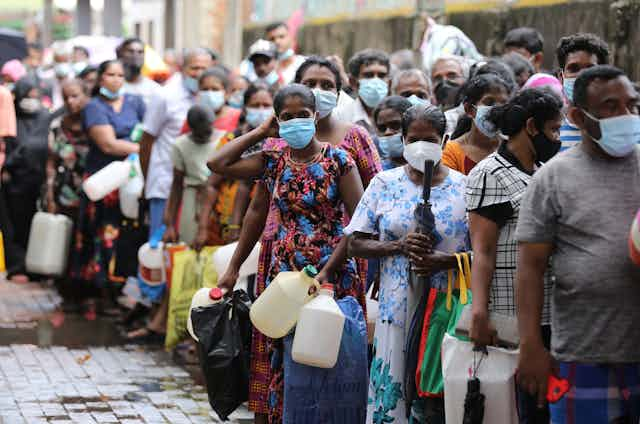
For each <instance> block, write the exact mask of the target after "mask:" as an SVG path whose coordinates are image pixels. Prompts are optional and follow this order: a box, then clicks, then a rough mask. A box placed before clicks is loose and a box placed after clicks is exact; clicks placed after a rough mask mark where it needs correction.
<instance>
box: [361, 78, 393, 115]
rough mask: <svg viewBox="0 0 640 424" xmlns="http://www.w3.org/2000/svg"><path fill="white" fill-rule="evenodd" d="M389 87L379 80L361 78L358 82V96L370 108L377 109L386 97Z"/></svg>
mask: <svg viewBox="0 0 640 424" xmlns="http://www.w3.org/2000/svg"><path fill="white" fill-rule="evenodd" d="M388 93H389V86H388V85H387V83H386V82H384V81H383V80H382V79H380V78H363V79H361V80H360V88H359V89H358V96H360V99H362V101H363V102H364V104H365V105H367V106H368V107H370V108H374V107H377V106H378V105H379V104H380V102H381V101H382V99H384V98H385V97H387V94H388Z"/></svg>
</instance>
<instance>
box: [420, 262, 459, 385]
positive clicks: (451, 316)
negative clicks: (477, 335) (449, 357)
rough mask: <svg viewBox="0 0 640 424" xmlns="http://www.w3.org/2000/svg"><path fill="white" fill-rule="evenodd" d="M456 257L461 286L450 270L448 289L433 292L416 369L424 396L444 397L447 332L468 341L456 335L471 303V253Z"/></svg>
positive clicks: (426, 314)
mask: <svg viewBox="0 0 640 424" xmlns="http://www.w3.org/2000/svg"><path fill="white" fill-rule="evenodd" d="M456 257H457V259H458V271H457V274H458V283H459V287H460V289H459V290H458V289H456V290H454V289H453V270H449V279H448V280H449V281H448V285H447V292H446V293H444V292H441V291H439V290H437V289H433V288H432V289H431V290H430V292H429V297H428V300H427V308H426V310H425V318H424V323H423V327H422V337H421V339H420V351H419V352H420V356H419V357H418V367H417V369H416V386H417V390H418V396H420V397H440V396H442V394H443V392H444V377H443V375H442V362H441V357H440V351H441V347H442V340H443V339H444V335H445V334H449V335H450V336H453V337H457V338H459V339H460V340H467V339H466V338H463V337H458V336H456V334H455V331H456V324H457V323H458V320H459V319H460V315H461V314H462V309H463V308H464V306H465V305H466V304H468V303H470V302H471V291H470V290H468V288H467V287H468V285H467V282H470V281H471V279H470V277H471V272H470V268H471V267H470V265H469V258H468V254H467V253H461V254H456Z"/></svg>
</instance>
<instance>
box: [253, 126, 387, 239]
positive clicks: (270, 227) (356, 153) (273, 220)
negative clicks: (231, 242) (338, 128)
mask: <svg viewBox="0 0 640 424" xmlns="http://www.w3.org/2000/svg"><path fill="white" fill-rule="evenodd" d="M285 147H287V142H286V141H284V139H282V138H269V139H267V140H266V141H265V142H264V146H263V147H262V149H263V150H264V151H269V150H281V149H283V148H285ZM336 147H340V148H341V149H343V150H345V151H346V152H347V153H348V154H349V156H351V159H353V161H354V162H355V163H356V166H357V167H358V173H359V174H360V179H362V185H363V186H364V187H365V188H366V187H367V186H368V185H369V181H371V179H372V178H373V177H374V176H375V175H376V174H377V173H378V172H380V171H382V164H381V162H380V155H378V149H376V146H375V144H374V143H373V140H372V139H371V136H370V135H369V133H368V132H367V130H365V129H364V128H362V127H361V126H359V125H354V126H352V127H351V128H350V129H349V131H347V134H345V136H344V139H343V140H342V142H341V143H340V144H338V145H337V146H336ZM277 224H278V209H277V208H276V207H275V205H274V204H273V202H271V203H270V204H269V215H268V216H267V222H266V224H265V227H264V232H263V234H262V239H263V240H273V237H274V236H275V232H276V229H277V228H278V225H277Z"/></svg>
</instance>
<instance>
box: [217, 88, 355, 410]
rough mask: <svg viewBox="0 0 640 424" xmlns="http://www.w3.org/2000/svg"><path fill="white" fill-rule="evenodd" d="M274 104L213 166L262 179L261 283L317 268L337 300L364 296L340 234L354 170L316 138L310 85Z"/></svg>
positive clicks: (275, 381)
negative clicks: (264, 247)
mask: <svg viewBox="0 0 640 424" xmlns="http://www.w3.org/2000/svg"><path fill="white" fill-rule="evenodd" d="M274 109H275V117H273V118H271V119H269V120H268V121H266V122H264V123H263V124H261V125H260V126H259V127H258V128H257V129H255V130H253V131H251V132H249V133H248V134H246V135H244V136H241V137H239V138H238V139H237V140H236V141H235V142H234V143H229V144H227V145H226V146H224V147H223V148H221V149H220V150H219V151H218V152H217V153H216V155H215V156H214V158H213V160H212V161H211V162H210V167H211V168H212V170H213V171H214V172H217V173H219V174H221V175H225V176H229V177H233V178H255V177H259V176H261V177H262V182H261V184H260V185H259V187H260V190H266V191H267V192H268V193H269V194H270V196H271V197H272V202H271V203H272V205H274V206H273V207H274V208H275V209H276V211H277V213H278V215H279V218H278V224H277V227H276V228H275V232H274V240H273V244H272V249H271V260H270V264H271V265H270V268H269V271H268V273H267V281H266V285H268V284H269V282H270V281H272V280H273V278H274V277H275V276H276V275H277V274H278V273H279V272H282V271H299V270H302V268H304V267H305V266H306V265H314V266H316V267H317V268H318V269H319V270H320V273H319V274H318V276H317V279H318V280H319V281H321V282H324V281H330V282H333V283H335V285H336V296H337V297H338V298H340V297H344V296H353V297H355V298H356V299H363V296H364V283H363V281H362V280H361V279H360V278H359V276H358V270H357V265H356V263H355V261H354V260H346V239H344V238H343V237H342V233H343V228H344V227H343V219H344V214H345V212H346V213H347V214H352V213H353V211H354V210H355V206H356V204H357V202H358V201H359V199H360V196H361V195H362V182H361V180H360V177H359V175H358V171H357V168H356V167H355V165H354V163H353V160H352V159H351V158H350V156H349V155H348V154H347V153H346V152H345V151H344V150H342V149H339V148H335V147H333V146H331V145H330V144H327V143H321V142H319V141H318V140H317V139H316V137H315V132H316V122H315V121H316V116H317V114H316V104H315V98H314V95H313V93H312V92H311V90H310V89H309V88H307V87H305V86H302V85H300V84H292V85H289V86H287V87H285V88H283V89H282V90H280V92H278V94H277V95H276V98H275V100H274ZM276 117H277V120H276ZM276 131H277V132H278V133H279V135H280V136H281V137H282V138H283V139H284V140H285V142H286V143H287V146H286V147H284V148H282V149H278V150H270V151H269V150H264V151H262V152H258V153H254V154H253V155H250V156H248V157H246V158H244V159H242V158H241V156H242V153H243V152H244V151H245V150H247V149H248V148H250V147H251V146H252V145H253V144H256V143H258V142H260V141H261V140H263V139H265V138H267V137H269V136H275V135H276ZM257 196H262V197H264V195H260V194H257ZM278 369H279V367H277V370H276V372H274V374H273V375H272V379H271V390H270V395H269V406H270V421H271V422H278V421H279V420H280V417H281V414H282V384H283V376H282V373H281V371H279V370H278ZM284 378H286V376H284Z"/></svg>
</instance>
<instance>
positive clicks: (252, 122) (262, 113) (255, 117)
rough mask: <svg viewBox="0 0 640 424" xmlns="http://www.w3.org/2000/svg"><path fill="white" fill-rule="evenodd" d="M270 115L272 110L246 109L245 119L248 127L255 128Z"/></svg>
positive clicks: (262, 108) (266, 108) (260, 108)
mask: <svg viewBox="0 0 640 424" xmlns="http://www.w3.org/2000/svg"><path fill="white" fill-rule="evenodd" d="M272 114H273V109H271V108H268V107H248V108H247V115H246V117H245V119H246V121H247V124H249V126H250V127H252V128H257V127H258V125H260V124H262V123H263V122H264V121H266V120H267V119H269V117H270V116H271V115H272Z"/></svg>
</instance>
